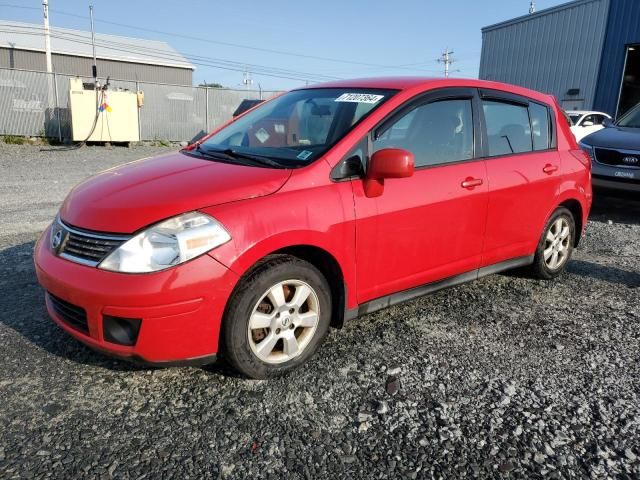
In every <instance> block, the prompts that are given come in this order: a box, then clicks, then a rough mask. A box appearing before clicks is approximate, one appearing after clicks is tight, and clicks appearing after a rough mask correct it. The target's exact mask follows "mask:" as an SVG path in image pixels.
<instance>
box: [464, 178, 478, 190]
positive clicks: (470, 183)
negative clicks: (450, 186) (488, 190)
mask: <svg viewBox="0 0 640 480" xmlns="http://www.w3.org/2000/svg"><path fill="white" fill-rule="evenodd" d="M460 185H461V186H462V188H468V189H469V190H471V189H472V188H475V187H479V186H480V185H482V179H481V178H473V177H467V178H465V179H464V180H463V181H462V183H461V184H460Z"/></svg>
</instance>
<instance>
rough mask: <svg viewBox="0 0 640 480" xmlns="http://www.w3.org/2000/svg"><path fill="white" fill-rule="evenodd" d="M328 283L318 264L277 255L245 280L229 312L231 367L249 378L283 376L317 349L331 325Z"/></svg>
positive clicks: (227, 351)
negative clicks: (316, 265) (315, 265)
mask: <svg viewBox="0 0 640 480" xmlns="http://www.w3.org/2000/svg"><path fill="white" fill-rule="evenodd" d="M330 317H331V293H330V288H329V285H328V283H327V280H326V279H325V278H324V276H323V275H322V273H320V271H319V270H318V269H317V268H315V267H314V266H313V265H311V264H309V263H307V262H305V261H303V260H300V259H298V258H295V257H290V256H286V255H277V256H273V257H271V258H268V259H267V260H266V261H264V262H263V263H261V264H260V265H258V266H257V267H256V268H255V269H254V270H253V271H252V272H251V273H250V274H249V275H248V276H247V278H245V279H243V280H242V281H241V283H240V285H239V286H238V288H237V289H236V292H235V293H234V295H233V296H232V299H231V301H230V303H229V306H228V308H227V311H226V314H225V318H224V325H223V340H224V346H225V354H226V355H227V357H228V359H229V362H230V363H231V364H232V365H233V366H234V367H235V368H236V369H237V370H239V371H240V372H241V373H243V374H244V375H246V376H248V377H250V378H269V377H274V376H278V375H282V374H284V373H286V372H288V371H290V370H293V369H295V368H297V367H298V366H300V365H301V364H302V363H304V362H305V361H307V360H308V359H309V358H310V357H311V356H312V355H313V354H314V353H315V352H316V350H317V349H318V347H319V346H320V344H321V343H322V340H323V339H324V337H325V335H326V334H327V330H328V328H329V323H330V321H331V318H330Z"/></svg>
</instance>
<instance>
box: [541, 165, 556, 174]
mask: <svg viewBox="0 0 640 480" xmlns="http://www.w3.org/2000/svg"><path fill="white" fill-rule="evenodd" d="M542 171H543V172H544V173H547V174H549V175H551V174H552V173H553V172H557V171H558V166H557V165H551V164H550V163H547V164H546V165H545V166H544V168H543V169H542Z"/></svg>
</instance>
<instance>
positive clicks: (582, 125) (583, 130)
mask: <svg viewBox="0 0 640 480" xmlns="http://www.w3.org/2000/svg"><path fill="white" fill-rule="evenodd" d="M567 115H568V116H569V119H570V120H571V131H572V132H573V135H574V136H575V137H576V140H577V141H578V142H579V141H580V140H582V139H583V138H584V137H586V136H587V135H590V134H592V133H593V132H597V131H598V130H601V129H603V128H604V127H605V125H604V122H605V120H611V116H609V115H607V114H606V113H603V112H591V111H586V110H569V111H567Z"/></svg>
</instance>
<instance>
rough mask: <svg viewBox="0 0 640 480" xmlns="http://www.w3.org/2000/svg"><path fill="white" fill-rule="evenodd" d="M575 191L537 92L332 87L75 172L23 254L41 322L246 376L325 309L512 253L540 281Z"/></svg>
mask: <svg viewBox="0 0 640 480" xmlns="http://www.w3.org/2000/svg"><path fill="white" fill-rule="evenodd" d="M591 198H592V194H591V164H590V158H589V156H588V155H587V154H586V153H584V152H583V151H581V150H580V149H579V148H578V146H577V145H576V143H575V140H574V137H573V135H572V134H571V131H570V130H569V125H568V123H567V122H566V120H565V117H564V116H563V113H562V111H561V109H560V107H559V106H558V104H557V103H556V101H555V100H554V99H553V98H552V97H550V96H547V95H543V94H540V93H537V92H533V91H530V90H525V89H523V88H518V87H514V86H509V85H504V84H499V83H491V82H483V81H477V80H452V79H451V80H433V79H419V78H390V79H367V80H353V81H340V82H335V83H329V84H323V85H319V86H313V87H308V88H302V89H299V90H294V91H291V92H289V93H286V94H284V95H281V96H279V97H277V98H275V99H272V100H270V101H268V102H265V103H264V104H262V105H260V106H258V107H256V108H254V109H252V110H250V111H248V112H246V113H245V114H243V115H242V116H240V117H238V118H236V119H235V120H234V121H233V122H231V123H229V124H227V125H225V126H223V127H222V128H220V129H218V130H217V131H215V132H213V133H212V134H210V135H208V136H207V137H206V138H205V139H203V140H202V141H200V142H198V143H197V144H194V145H190V146H189V147H187V148H185V149H184V150H182V151H180V152H176V153H170V154H166V155H163V156H160V157H157V158H152V159H145V160H140V161H136V162H133V163H129V164H126V165H123V166H121V167H118V168H114V169H111V170H107V171H105V172H102V173H100V174H98V175H97V176H95V177H93V178H91V179H89V180H87V181H85V182H84V183H82V184H80V185H78V186H77V187H75V188H74V189H73V190H72V191H71V193H70V194H69V196H68V197H67V199H66V200H65V201H64V204H63V205H62V207H61V209H60V213H59V215H58V216H57V218H56V219H55V220H54V222H53V224H52V225H51V226H50V227H49V228H48V229H47V230H46V231H45V232H44V234H43V235H42V237H41V238H40V240H39V241H38V243H37V245H36V248H35V263H36V269H37V275H38V279H39V281H40V284H41V285H42V286H43V287H44V289H45V290H46V303H47V308H48V311H49V313H50V315H51V317H52V318H53V319H54V321H55V322H56V323H57V324H58V325H59V326H60V327H62V328H63V329H64V330H66V331H67V332H69V333H70V334H71V335H72V336H74V337H75V338H77V339H78V340H80V341H81V342H83V343H85V344H87V345H89V346H90V347H93V348H95V349H97V350H101V351H103V352H106V353H108V354H112V355H115V356H118V357H124V358H130V359H135V360H142V361H145V362H150V363H153V364H161V365H168V364H177V363H185V362H187V363H191V364H204V363H208V362H211V361H213V360H214V359H215V358H216V355H218V354H220V353H223V354H224V355H225V357H226V358H228V360H229V361H230V362H231V363H232V364H233V365H234V366H235V367H236V368H237V369H238V370H240V371H241V372H242V373H244V374H245V375H247V376H249V377H254V378H265V377H270V376H274V375H278V374H281V373H283V372H287V371H289V370H291V369H293V368H295V367H297V366H299V365H300V364H302V363H303V362H305V361H306V360H308V359H309V358H310V357H311V356H312V355H313V354H314V352H315V351H316V350H317V349H318V347H319V345H320V343H321V342H322V340H323V338H324V337H325V335H326V333H327V330H328V328H329V326H330V325H335V326H340V325H341V324H342V323H343V321H344V320H345V319H350V318H353V317H356V316H358V315H360V314H364V313H369V312H371V311H374V310H377V309H380V308H383V307H386V306H388V305H392V304H395V303H398V302H402V301H405V300H408V299H411V298H414V297H416V296H419V295H423V294H425V293H428V292H433V291H435V290H437V289H440V288H443V287H447V286H451V285H457V284H460V283H462V282H466V281H469V280H474V279H477V278H479V277H481V276H484V275H488V274H491V273H495V272H499V271H502V270H507V269H510V268H514V267H523V266H528V268H529V269H530V271H531V272H532V274H533V275H535V276H536V277H538V278H544V279H550V278H552V277H555V276H557V275H558V274H559V273H561V272H562V270H563V269H564V268H565V266H566V264H567V261H568V260H569V257H570V256H571V252H572V250H573V248H574V247H575V246H576V245H577V244H578V242H579V240H580V237H581V235H582V234H583V232H584V228H585V225H586V223H587V216H588V213H589V209H590V206H591Z"/></svg>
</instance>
